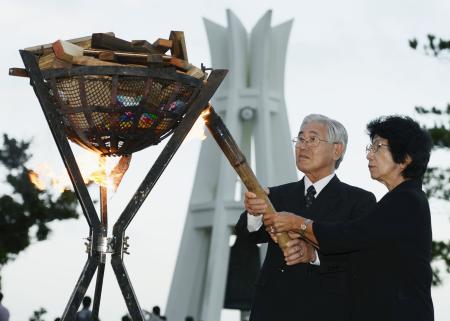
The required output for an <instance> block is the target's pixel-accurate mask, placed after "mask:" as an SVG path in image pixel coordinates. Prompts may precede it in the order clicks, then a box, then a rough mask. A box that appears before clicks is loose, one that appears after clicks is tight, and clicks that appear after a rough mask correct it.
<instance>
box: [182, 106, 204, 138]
mask: <svg viewBox="0 0 450 321" xmlns="http://www.w3.org/2000/svg"><path fill="white" fill-rule="evenodd" d="M207 115H209V106H208V107H207V108H206V109H205V110H204V111H203V112H202V113H201V115H200V117H199V118H198V119H197V121H196V122H195V123H194V126H192V128H191V131H190V132H189V134H188V135H187V136H186V140H188V141H189V140H205V139H206V137H207V136H206V134H205V118H204V117H206V116H207Z"/></svg>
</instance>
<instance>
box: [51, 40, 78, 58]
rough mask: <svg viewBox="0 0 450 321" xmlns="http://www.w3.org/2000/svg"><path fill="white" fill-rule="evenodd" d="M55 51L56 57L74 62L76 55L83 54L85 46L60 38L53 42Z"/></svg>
mask: <svg viewBox="0 0 450 321" xmlns="http://www.w3.org/2000/svg"><path fill="white" fill-rule="evenodd" d="M53 52H54V53H55V56H56V58H58V59H61V60H64V61H67V62H70V63H72V61H73V58H74V57H80V56H83V47H80V46H77V45H74V44H73V43H70V42H68V41H62V40H58V41H55V42H54V43H53Z"/></svg>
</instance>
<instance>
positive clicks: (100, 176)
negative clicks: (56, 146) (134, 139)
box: [28, 153, 131, 192]
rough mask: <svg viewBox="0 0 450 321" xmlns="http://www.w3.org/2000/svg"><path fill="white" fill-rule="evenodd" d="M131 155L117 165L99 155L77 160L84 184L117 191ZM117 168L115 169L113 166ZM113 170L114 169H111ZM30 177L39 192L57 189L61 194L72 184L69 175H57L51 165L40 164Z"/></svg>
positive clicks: (84, 155)
mask: <svg viewBox="0 0 450 321" xmlns="http://www.w3.org/2000/svg"><path fill="white" fill-rule="evenodd" d="M130 161H131V155H126V156H122V157H121V158H120V160H119V161H118V162H116V163H117V164H115V163H114V162H113V161H112V158H110V157H109V158H106V157H98V155H97V154H93V153H87V154H82V155H80V157H78V158H77V163H78V166H79V168H80V172H81V176H82V177H83V181H84V183H85V184H86V185H87V184H90V183H95V184H97V185H100V186H104V187H108V188H111V189H113V190H114V191H116V190H117V188H118V186H119V184H120V182H121V180H122V178H123V175H124V174H125V172H126V171H127V169H128V167H129V164H130ZM114 165H115V167H114V168H113V166H114ZM111 168H112V169H111ZM28 177H29V178H30V181H31V183H32V184H33V185H35V186H36V188H38V189H39V190H41V191H42V190H45V189H56V190H58V191H60V192H62V191H64V190H66V189H69V186H71V182H70V179H69V176H68V175H67V173H64V172H61V173H59V174H56V173H55V171H54V170H52V168H51V166H50V165H49V164H45V163H43V164H38V165H37V166H36V168H35V169H34V170H29V171H28Z"/></svg>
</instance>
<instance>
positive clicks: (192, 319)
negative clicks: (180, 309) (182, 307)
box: [184, 315, 194, 321]
mask: <svg viewBox="0 0 450 321" xmlns="http://www.w3.org/2000/svg"><path fill="white" fill-rule="evenodd" d="M184 321H194V318H193V317H191V316H190V315H188V316H187V317H186V318H185V319H184Z"/></svg>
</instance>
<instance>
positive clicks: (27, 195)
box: [0, 134, 78, 286]
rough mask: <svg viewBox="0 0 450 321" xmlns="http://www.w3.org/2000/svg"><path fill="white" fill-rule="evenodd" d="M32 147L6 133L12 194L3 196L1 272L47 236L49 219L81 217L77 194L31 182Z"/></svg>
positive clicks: (0, 152)
mask: <svg viewBox="0 0 450 321" xmlns="http://www.w3.org/2000/svg"><path fill="white" fill-rule="evenodd" d="M29 147H30V142H29V141H17V140H16V139H14V138H9V137H8V135H6V134H5V135H4V136H3V146H2V147H1V148H0V165H3V166H2V167H4V169H5V170H6V172H7V175H6V183H7V185H9V188H11V193H10V194H9V195H7V194H5V195H0V272H1V268H2V267H3V266H4V265H5V264H6V263H7V262H8V261H10V260H13V259H14V258H15V257H16V256H17V255H18V254H19V253H20V252H21V251H23V250H24V249H26V248H27V247H28V246H29V245H30V244H31V243H32V242H33V241H43V240H45V239H47V237H48V235H49V233H50V232H51V230H50V227H49V223H50V222H52V221H54V220H64V219H70V218H77V217H78V213H77V207H78V202H77V198H76V196H75V193H73V192H72V191H70V190H64V191H63V192H62V193H60V194H59V195H52V194H51V193H50V192H49V191H46V190H40V189H38V188H37V187H36V186H35V185H34V184H33V183H32V182H31V180H30V175H29V173H30V170H29V169H28V168H27V167H26V163H27V161H28V160H29V159H30V158H31V154H30V153H29V152H28V149H29ZM0 277H1V275H0ZM0 281H1V278H0ZM0 286H1V282H0Z"/></svg>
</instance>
